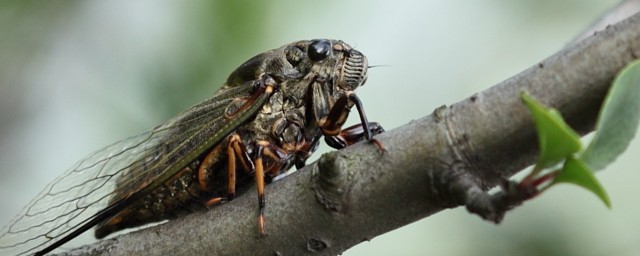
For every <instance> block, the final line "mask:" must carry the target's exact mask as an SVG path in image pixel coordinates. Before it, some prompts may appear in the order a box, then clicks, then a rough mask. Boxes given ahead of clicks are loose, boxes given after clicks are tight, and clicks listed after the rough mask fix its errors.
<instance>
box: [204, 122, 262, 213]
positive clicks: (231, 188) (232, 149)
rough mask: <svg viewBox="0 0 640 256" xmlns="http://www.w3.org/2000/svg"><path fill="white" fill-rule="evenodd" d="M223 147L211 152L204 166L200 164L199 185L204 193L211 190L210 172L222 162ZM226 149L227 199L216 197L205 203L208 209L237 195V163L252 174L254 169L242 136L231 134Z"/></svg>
mask: <svg viewBox="0 0 640 256" xmlns="http://www.w3.org/2000/svg"><path fill="white" fill-rule="evenodd" d="M222 145H223V144H220V145H218V146H216V147H215V148H214V149H213V150H211V152H210V153H209V154H207V156H206V157H205V158H204V160H203V161H202V164H200V167H199V169H198V184H199V186H200V189H202V190H204V191H210V190H211V184H209V181H210V179H209V177H210V173H209V170H210V167H212V166H213V165H215V164H216V163H217V162H218V161H219V160H220V154H221V151H222ZM226 149H227V150H226V154H227V175H228V184H227V195H226V196H225V197H214V198H211V199H209V200H207V202H205V205H206V206H207V207H210V206H213V205H216V204H219V203H222V202H226V201H230V200H233V198H234V197H235V194H236V171H237V165H236V164H237V162H240V164H241V165H242V167H243V168H244V170H245V171H247V172H250V171H252V170H253V169H254V166H253V162H252V161H251V159H250V158H249V155H248V154H247V151H246V150H245V147H244V144H243V143H242V140H241V139H240V136H238V135H237V134H235V133H234V134H231V135H230V136H229V139H228V142H227V143H226Z"/></svg>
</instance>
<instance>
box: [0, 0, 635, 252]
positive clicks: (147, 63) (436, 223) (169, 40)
mask: <svg viewBox="0 0 640 256" xmlns="http://www.w3.org/2000/svg"><path fill="white" fill-rule="evenodd" d="M616 3H617V1H616V0H538V1H498V0H485V1H417V0H416V1H385V2H383V1H270V2H267V1H151V0H149V1H144V0H141V1H126V0H117V1H2V2H0V225H4V224H5V223H7V222H8V221H9V220H10V219H11V218H12V217H13V216H14V215H15V214H17V213H18V212H19V210H20V209H21V207H22V206H24V205H25V204H26V203H27V202H28V201H29V200H30V199H31V198H33V197H34V196H35V195H36V194H37V193H38V192H39V190H40V189H42V188H43V187H44V186H45V185H46V184H47V183H48V182H49V181H51V180H53V178H54V177H56V176H58V175H59V174H61V173H62V172H63V171H64V170H66V169H67V168H69V167H71V166H72V165H73V164H74V163H75V162H77V161H79V160H80V159H82V158H83V157H84V156H86V155H88V154H89V153H90V152H92V151H95V150H97V149H99V148H101V147H102V146H104V145H107V144H110V143H111V142H114V141H117V140H119V139H123V138H126V137H129V136H131V135H134V134H137V133H140V132H143V131H145V130H147V129H150V128H151V127H153V126H155V125H156V124H159V123H161V122H163V121H164V120H167V119H168V118H170V117H172V116H173V115H175V114H177V113H179V112H180V111H182V110H184V109H186V108H188V107H189V106H191V105H193V104H195V103H197V102H199V101H201V100H203V99H205V98H207V97H209V96H210V95H212V93H213V92H214V91H215V90H216V88H217V87H218V86H220V85H221V84H222V83H223V82H224V80H225V79H226V76H227V75H228V74H229V73H230V72H231V71H232V70H233V69H234V68H235V67H236V66H238V65H239V64H240V63H242V62H243V61H245V60H246V59H248V58H249V57H251V56H253V55H255V54H257V53H259V52H262V51H264V50H267V49H271V48H275V47H279V46H280V45H283V44H285V43H288V42H291V41H295V40H299V39H312V38H336V39H342V40H344V41H346V42H348V43H350V44H352V45H354V46H355V47H357V48H358V49H359V50H361V51H362V52H364V53H365V54H366V55H367V56H368V57H369V61H370V64H372V65H384V66H383V67H378V68H374V69H371V70H370V72H369V79H368V82H367V84H366V86H365V87H363V88H361V89H360V90H359V95H360V97H361V98H362V100H363V102H364V105H365V108H366V110H367V114H368V117H369V118H370V119H371V120H377V121H380V122H381V123H382V124H384V126H385V128H387V129H392V128H394V127H398V126H400V125H402V124H405V123H407V122H409V121H411V120H412V119H416V118H419V117H422V116H425V115H427V114H429V113H430V112H431V111H432V110H433V109H434V108H436V107H438V106H440V105H443V104H453V103H455V102H457V101H460V100H462V99H464V98H466V97H468V96H469V95H471V94H473V93H475V92H478V91H481V90H483V89H485V88H488V87H490V86H492V85H494V84H496V83H498V82H500V81H502V80H504V79H506V78H508V77H510V76H512V75H514V74H516V73H518V72H520V71H522V70H524V69H525V68H527V67H529V66H532V65H534V64H536V63H537V62H539V61H541V60H543V59H544V58H546V57H548V56H549V55H551V54H553V53H554V52H556V51H558V50H559V49H561V48H563V47H564V46H565V45H566V44H567V43H569V42H570V41H571V39H572V38H574V36H576V35H577V34H579V33H580V32H581V31H582V30H583V29H585V28H587V27H588V26H589V25H590V24H591V23H592V22H594V21H595V20H596V19H597V18H598V17H599V16H600V15H601V14H602V13H604V12H605V11H606V10H607V9H609V8H611V7H613V6H614V5H615V4H616ZM355 119H356V118H354V119H353V120H352V122H356V120H355ZM326 148H327V147H323V148H322V149H321V150H323V151H324V150H326ZM318 155H319V154H318ZM638 155H640V144H639V143H638V142H633V143H632V144H631V148H630V149H629V151H628V152H626V153H625V154H624V155H623V156H622V157H621V158H620V159H619V160H618V161H617V162H616V163H615V164H613V165H612V166H610V167H609V168H607V169H606V170H605V171H603V172H600V173H598V177H599V178H600V179H601V182H602V183H603V185H604V187H605V188H606V189H607V190H608V192H609V194H610V196H611V198H612V200H613V209H611V210H608V209H606V208H605V207H604V205H603V204H602V203H600V202H599V201H598V200H597V199H596V197H595V196H593V195H591V194H590V193H589V192H586V191H584V190H582V189H579V188H577V187H574V186H570V185H564V186H558V187H555V188H554V189H551V190H550V191H548V192H547V193H545V194H543V195H542V196H541V197H539V198H537V199H536V200H533V201H531V202H527V203H526V204H525V205H524V206H522V207H520V208H517V209H516V210H515V211H513V212H511V213H510V214H509V215H507V217H506V219H505V221H504V222H503V223H502V224H501V225H499V226H496V225H493V224H490V223H487V222H484V221H481V220H480V219H479V218H478V217H476V216H473V215H470V214H468V213H467V212H466V211H465V210H464V209H453V210H446V211H443V212H441V213H438V214H436V215H434V216H431V217H429V218H426V219H423V220H421V221H418V222H416V223H414V224H412V225H409V226H406V227H403V228H400V229H398V230H395V231H392V232H389V233H388V234H385V235H382V236H379V237H376V238H374V239H372V240H371V241H368V242H363V243H362V244H360V245H358V246H356V247H354V248H352V249H350V250H348V251H347V252H345V255H390V254H393V255H637V254H638V253H639V252H640V206H639V205H638V197H637V188H636V187H637V184H638V181H639V180H640V175H639V173H640V172H638V171H637V170H636V169H637V158H636V157H637V156H638ZM315 158H317V155H316V156H315ZM315 158H314V159H315ZM398 185H399V186H401V185H402V184H398Z"/></svg>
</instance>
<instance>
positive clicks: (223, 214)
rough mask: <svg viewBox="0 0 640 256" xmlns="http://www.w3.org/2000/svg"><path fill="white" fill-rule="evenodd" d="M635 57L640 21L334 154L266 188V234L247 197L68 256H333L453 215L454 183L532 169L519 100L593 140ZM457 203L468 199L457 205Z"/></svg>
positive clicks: (490, 181) (528, 130) (528, 126)
mask: <svg viewBox="0 0 640 256" xmlns="http://www.w3.org/2000/svg"><path fill="white" fill-rule="evenodd" d="M638 56H640V15H638V14H636V15H635V16H632V17H631V18H629V19H627V20H624V21H622V22H621V23H618V24H616V25H613V26H610V27H608V28H607V29H606V30H604V31H602V32H598V33H596V34H595V35H593V36H590V37H588V38H586V39H585V40H583V41H581V42H578V43H575V44H573V45H571V46H569V47H567V48H565V49H564V50H562V51H561V52H558V53H557V54H555V55H553V56H551V57H550V58H548V59H546V60H544V61H543V62H540V63H537V64H536V65H534V66H533V67H531V68H529V69H527V70H525V71H524V72H522V73H520V74H517V75H515V76H513V77H512V78H509V79H507V80H506V81H504V82H502V83H500V84H498V85H496V86H494V87H491V88H489V89H487V90H485V91H483V92H480V93H477V94H475V95H472V96H470V97H469V98H467V99H465V100H463V101H461V102H458V103H456V104H454V105H452V106H449V107H441V108H438V109H436V110H435V111H434V112H433V113H432V114H431V115H428V116H426V117H424V118H421V119H419V120H414V121H411V122H409V123H408V124H406V125H404V126H402V127H399V128H396V129H393V130H390V131H388V132H386V133H383V134H381V135H379V136H377V137H376V138H377V139H378V140H379V141H380V142H381V143H382V144H384V146H385V149H386V151H385V152H382V153H381V152H380V151H379V150H378V149H377V148H376V147H375V146H374V145H372V144H370V143H360V144H357V145H355V146H352V147H349V148H346V149H344V150H341V151H336V152H330V153H327V154H325V155H323V156H322V157H321V159H320V160H319V161H317V162H315V163H313V164H310V165H309V166H307V167H306V168H304V169H302V170H300V171H298V172H296V173H294V174H292V175H290V176H288V177H286V178H284V179H283V180H280V181H277V182H275V183H273V184H271V185H270V186H268V187H267V190H266V193H267V208H266V212H265V214H266V218H267V219H266V220H267V235H266V236H264V237H260V236H259V235H258V230H257V219H256V216H257V209H258V205H257V199H256V195H255V192H254V191H253V190H250V191H249V192H248V193H244V195H242V196H240V197H239V198H237V199H235V200H234V201H232V202H230V203H227V204H224V205H221V206H219V207H215V208H213V209H211V210H209V211H206V212H201V213H194V214H191V215H189V216H186V217H183V218H180V219H176V220H173V221H170V222H168V223H166V224H163V225H159V226H156V227H152V228H148V229H144V230H141V231H137V232H133V233H129V234H125V235H121V236H118V237H116V238H114V239H110V240H104V241H100V242H98V243H95V244H92V245H89V246H85V247H82V248H79V249H76V250H74V251H71V252H68V253H65V254H64V255H74V254H85V253H93V254H105V255H107V254H108V255H303V254H312V253H316V254H317V253H320V254H323V255H324V254H327V255H334V254H339V253H341V252H343V251H345V250H346V249H348V248H350V247H352V246H354V245H356V244H358V243H360V242H362V241H366V240H369V239H371V238H373V237H375V236H378V235H380V234H383V233H385V232H387V231H390V230H393V229H396V228H398V227H401V226H404V225H407V224H410V223H412V222H414V221H416V220H419V219H421V218H424V217H427V216H429V215H431V214H434V213H436V212H438V211H440V210H442V209H445V208H448V207H454V206H458V205H461V203H462V202H461V198H459V196H460V195H461V194H464V193H460V191H455V190H456V189H457V188H456V187H455V186H452V185H451V184H455V183H456V182H457V181H459V180H460V179H462V178H464V180H471V181H475V182H477V184H480V185H481V187H482V188H485V189H486V188H490V187H493V186H495V185H496V184H498V183H499V182H500V181H501V180H503V179H504V178H507V177H509V176H511V175H512V174H514V173H516V172H517V171H519V170H521V169H522V168H524V167H526V166H528V165H530V164H532V163H533V162H534V159H535V154H536V150H537V149H536V148H537V141H536V136H535V127H534V125H533V123H532V120H531V117H530V115H529V112H528V111H527V109H526V108H525V107H524V105H523V104H522V103H521V100H520V97H519V94H520V93H521V92H523V91H526V92H528V93H529V94H530V95H532V96H533V97H534V98H536V99H537V100H539V101H541V102H542V103H544V104H546V105H548V106H551V107H554V108H556V109H558V110H559V111H560V112H561V113H562V115H563V116H564V117H565V119H566V120H567V122H568V123H569V124H570V125H571V126H572V127H573V128H574V129H576V130H577V131H579V132H580V133H582V134H584V133H587V132H589V131H591V130H592V129H593V125H594V122H595V119H596V116H597V112H598V109H599V107H600V104H601V102H602V100H603V98H604V97H605V94H606V92H607V90H608V88H609V86H610V84H611V81H612V80H613V78H614V76H615V75H616V73H617V72H618V71H619V70H621V69H622V68H623V67H624V66H625V65H626V64H628V63H629V62H631V61H632V60H634V59H636V58H637V57H638ZM462 201H464V200H462Z"/></svg>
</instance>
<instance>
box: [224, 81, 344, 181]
mask: <svg viewBox="0 0 640 256" xmlns="http://www.w3.org/2000/svg"><path fill="white" fill-rule="evenodd" d="M327 73H328V72H310V75H308V76H307V77H305V78H303V79H301V80H292V81H288V82H284V83H282V84H281V86H280V88H278V90H277V91H276V92H275V93H273V95H272V96H271V98H270V99H269V101H268V102H267V103H266V104H265V105H264V106H263V107H262V109H261V110H260V111H259V112H258V113H257V115H256V118H255V119H254V120H253V121H251V122H249V123H247V124H246V125H243V126H242V127H240V128H239V129H238V131H237V133H238V134H239V135H240V137H242V138H243V143H244V145H245V146H246V148H247V152H248V153H249V154H250V155H251V154H253V153H254V152H255V150H256V142H257V141H267V142H269V143H270V144H271V145H274V146H276V147H278V148H281V149H283V151H281V152H283V153H285V154H282V155H280V156H279V158H280V159H279V160H278V161H275V159H274V158H267V159H265V163H264V164H265V169H267V170H270V172H267V173H266V175H267V177H266V178H267V180H270V179H271V178H273V177H275V176H277V175H279V174H281V173H283V172H285V171H287V170H288V169H290V168H291V167H292V165H293V164H295V163H304V162H305V161H306V160H307V159H308V158H309V157H310V155H311V154H312V153H313V152H314V151H315V150H316V148H317V146H318V143H319V138H320V137H321V136H322V135H323V132H322V129H320V127H319V126H318V120H316V115H315V114H314V106H315V107H316V108H317V106H318V105H321V106H323V107H322V108H323V109H325V108H326V109H327V111H325V112H328V110H329V109H331V107H333V105H334V103H335V102H336V100H337V99H338V98H339V97H341V96H343V95H344V94H345V92H346V91H345V90H342V89H340V88H338V86H337V85H336V83H335V82H334V79H335V78H333V77H326V76H323V75H322V74H327ZM313 88H316V90H315V92H314V90H313ZM318 90H321V91H322V93H318ZM318 94H320V95H322V96H318Z"/></svg>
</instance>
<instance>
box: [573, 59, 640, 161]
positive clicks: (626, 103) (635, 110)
mask: <svg viewBox="0 0 640 256" xmlns="http://www.w3.org/2000/svg"><path fill="white" fill-rule="evenodd" d="M638 120H640V61H634V62H632V63H631V64H629V65H627V67H626V68H624V69H623V70H622V71H620V73H618V76H617V77H616V79H615V80H614V81H613V84H612V85H611V89H609V94H608V95H607V98H605V100H604V103H603V105H602V109H601V110H600V116H599V117H598V123H597V124H596V134H595V137H594V138H593V140H592V141H591V144H589V146H588V147H587V149H586V150H585V152H584V153H583V154H582V155H581V156H580V159H582V160H583V161H584V162H585V163H586V164H587V165H588V166H589V167H590V168H591V169H592V170H593V171H597V170H600V169H602V168H604V167H605V166H607V165H608V164H609V163H611V162H613V161H614V160H615V159H616V158H617V157H618V155H620V154H621V153H622V152H623V151H624V150H625V149H626V148H627V146H629V142H630V141H631V139H632V138H633V137H634V136H635V134H636V130H637V129H638Z"/></svg>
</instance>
